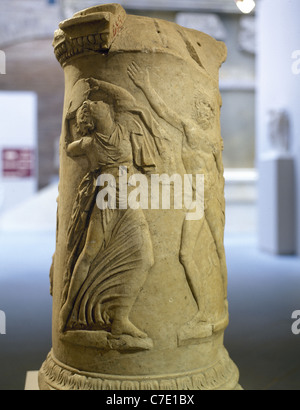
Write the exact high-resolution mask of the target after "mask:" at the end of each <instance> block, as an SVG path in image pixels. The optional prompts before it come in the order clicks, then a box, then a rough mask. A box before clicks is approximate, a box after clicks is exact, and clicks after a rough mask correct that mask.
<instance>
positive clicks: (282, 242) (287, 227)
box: [258, 155, 296, 255]
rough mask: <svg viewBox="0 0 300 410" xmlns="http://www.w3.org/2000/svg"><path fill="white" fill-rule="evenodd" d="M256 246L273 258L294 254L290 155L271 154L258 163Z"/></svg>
mask: <svg viewBox="0 0 300 410" xmlns="http://www.w3.org/2000/svg"><path fill="white" fill-rule="evenodd" d="M259 175H260V177H259V207H258V209H259V244H260V248H261V249H262V250H265V251H268V252H270V253H273V254H276V255H288V254H294V253H295V251H296V225H295V216H296V209H295V169H294V159H293V158H292V157H291V156H278V155H273V156H271V157H266V158H264V159H262V160H261V161H260V164H259Z"/></svg>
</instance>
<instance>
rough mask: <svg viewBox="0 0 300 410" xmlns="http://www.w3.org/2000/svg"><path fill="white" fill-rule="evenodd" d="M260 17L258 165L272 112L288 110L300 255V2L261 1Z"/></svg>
mask: <svg viewBox="0 0 300 410" xmlns="http://www.w3.org/2000/svg"><path fill="white" fill-rule="evenodd" d="M257 16H258V17H257V29H258V42H257V48H258V56H257V153H258V162H259V161H260V159H261V158H262V157H263V156H264V155H265V154H266V153H267V152H268V149H269V144H268V128H267V113H268V111H269V110H270V109H282V108H283V109H286V110H287V111H288V113H289V115H290V119H291V136H292V144H291V154H292V156H293V157H294V159H295V165H296V170H295V174H296V175H295V176H296V180H295V182H294V191H295V192H296V195H295V197H296V204H295V208H296V210H297V214H298V215H297V218H296V219H298V221H297V220H295V221H294V223H295V226H296V234H297V240H296V241H295V242H296V244H295V247H296V248H297V251H298V253H299V254H300V69H299V70H298V71H299V74H296V72H295V69H294V70H293V69H292V68H293V64H294V68H295V63H297V61H296V60H293V59H292V55H293V53H294V52H295V50H300V23H299V16H300V1H299V0H289V1H286V0H259V2H258V6H257ZM299 56H300V54H299ZM298 68H300V63H299V64H298ZM293 71H294V72H293ZM286 183H287V184H289V183H290V181H286ZM261 223H262V222H261ZM276 228H277V227H275V230H276Z"/></svg>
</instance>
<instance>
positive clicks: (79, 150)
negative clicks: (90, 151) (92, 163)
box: [67, 138, 85, 157]
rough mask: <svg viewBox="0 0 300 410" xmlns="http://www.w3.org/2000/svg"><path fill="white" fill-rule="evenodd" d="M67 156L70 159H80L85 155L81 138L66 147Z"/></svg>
mask: <svg viewBox="0 0 300 410" xmlns="http://www.w3.org/2000/svg"><path fill="white" fill-rule="evenodd" d="M67 154H68V155H69V156H70V157H81V156H83V155H84V154H85V151H84V148H83V138H81V139H80V140H77V141H74V142H72V143H71V144H68V145H67Z"/></svg>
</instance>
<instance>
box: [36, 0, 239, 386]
mask: <svg viewBox="0 0 300 410" xmlns="http://www.w3.org/2000/svg"><path fill="white" fill-rule="evenodd" d="M59 27H60V29H59V30H58V31H57V32H56V34H55V40H54V50H55V54H56V57H57V59H58V61H59V62H60V64H61V65H62V67H63V68H64V71H65V78H66V81H65V86H66V89H65V105H64V114H63V126H62V135H61V140H60V186H59V207H58V214H57V240H56V242H57V243H56V252H55V256H54V258H53V264H52V267H51V275H50V277H51V293H52V295H53V349H52V351H51V353H50V354H49V356H48V358H47V360H46V361H45V363H44V365H43V366H42V368H41V371H40V381H39V383H40V387H41V389H46V390H47V389H48V390H49V389H50V390H51V389H54V390H71V389H79V390H85V389H96V390H105V389H111V388H114V389H121V390H122V389H172V390H177V389H182V388H184V389H200V390H206V389H222V388H224V389H232V390H234V389H238V388H239V385H238V376H239V375H238V370H237V368H236V366H235V365H234V364H233V362H232V361H231V359H230V358H229V356H228V353H227V351H226V349H225V347H224V345H223V333H224V330H225V328H226V327H227V324H228V303H227V267H226V258H225V250H224V243H223V237H224V225H225V200H224V177H223V171H224V169H223V163H222V150H223V142H222V139H221V135H220V107H221V97H220V92H219V88H218V75H219V68H220V66H221V64H222V63H223V62H224V60H225V57H226V47H225V45H224V44H223V43H220V42H217V41H216V40H214V39H213V38H211V37H209V36H207V35H206V34H204V33H199V32H197V31H195V30H189V29H185V28H183V27H180V26H178V25H177V24H175V23H170V22H166V21H163V20H159V19H151V18H144V17H139V16H130V15H127V14H126V12H125V11H124V9H123V8H122V7H121V6H120V5H117V4H111V5H103V6H96V7H92V8H90V9H87V10H83V11H81V12H78V13H76V14H75V15H74V16H73V18H71V19H69V20H66V21H64V22H62V23H61V24H60V25H59Z"/></svg>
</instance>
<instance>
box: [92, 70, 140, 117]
mask: <svg viewBox="0 0 300 410" xmlns="http://www.w3.org/2000/svg"><path fill="white" fill-rule="evenodd" d="M87 82H88V83H89V85H90V87H91V91H99V92H100V93H102V94H103V96H102V97H103V100H104V101H106V102H108V103H109V104H112V105H117V106H118V108H119V109H120V110H121V111H126V110H131V109H133V108H135V107H136V100H135V98H134V97H133V96H132V95H131V94H130V93H129V92H128V91H127V90H125V89H124V88H122V87H119V86H117V85H114V84H111V83H108V82H106V81H102V80H97V79H95V78H89V79H87Z"/></svg>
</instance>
